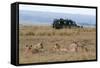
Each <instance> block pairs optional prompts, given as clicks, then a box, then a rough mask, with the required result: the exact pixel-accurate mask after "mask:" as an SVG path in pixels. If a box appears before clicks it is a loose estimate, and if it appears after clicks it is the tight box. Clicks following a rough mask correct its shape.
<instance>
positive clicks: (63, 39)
mask: <svg viewBox="0 0 100 68" xmlns="http://www.w3.org/2000/svg"><path fill="white" fill-rule="evenodd" d="M73 40H75V41H79V43H80V45H83V46H86V47H87V49H88V52H81V51H78V52H54V51H52V48H53V46H54V45H55V43H58V44H59V45H60V46H61V47H62V48H67V47H69V45H70V44H71V43H72V41H73ZM19 41H20V42H19V62H20V63H22V64H23V63H38V62H54V61H76V60H92V59H96V30H95V28H77V29H59V30H56V29H53V28H52V27H50V26H22V27H20V29H19ZM40 42H42V43H43V46H44V52H40V53H35V54H30V53H28V54H24V48H25V45H33V46H34V45H36V44H37V43H40Z"/></svg>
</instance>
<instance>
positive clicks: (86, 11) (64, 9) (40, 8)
mask: <svg viewBox="0 0 100 68" xmlns="http://www.w3.org/2000/svg"><path fill="white" fill-rule="evenodd" d="M19 10H27V11H44V12H56V13H71V14H85V15H93V16H95V15H96V9H93V8H73V7H57V6H40V5H23V4H20V5H19Z"/></svg>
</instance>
